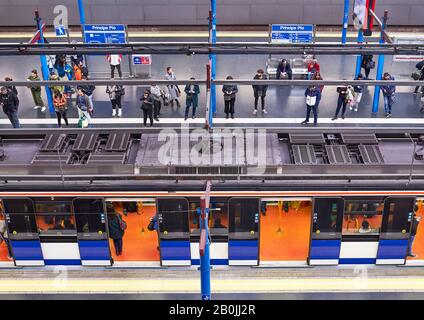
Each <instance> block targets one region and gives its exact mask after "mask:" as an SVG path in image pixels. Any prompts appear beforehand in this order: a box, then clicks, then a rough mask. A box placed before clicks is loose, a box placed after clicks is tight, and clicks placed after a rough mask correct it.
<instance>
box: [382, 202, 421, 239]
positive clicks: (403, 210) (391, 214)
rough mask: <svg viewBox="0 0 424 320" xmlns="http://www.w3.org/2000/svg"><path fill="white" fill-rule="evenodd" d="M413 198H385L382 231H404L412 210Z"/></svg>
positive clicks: (407, 229) (406, 229) (410, 218)
mask: <svg viewBox="0 0 424 320" xmlns="http://www.w3.org/2000/svg"><path fill="white" fill-rule="evenodd" d="M414 200H415V199H414V198H387V199H386V201H385V206H384V222H383V227H382V229H383V232H399V233H406V232H408V231H409V229H410V225H411V220H412V215H413V212H414V204H415V201H414Z"/></svg>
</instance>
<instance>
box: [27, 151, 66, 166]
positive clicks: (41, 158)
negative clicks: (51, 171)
mask: <svg viewBox="0 0 424 320" xmlns="http://www.w3.org/2000/svg"><path fill="white" fill-rule="evenodd" d="M70 158H71V154H69V153H67V154H57V153H56V152H51V153H47V152H43V153H40V152H38V153H37V154H36V155H35V156H34V158H33V159H32V161H31V163H32V164H49V163H51V164H59V161H60V162H62V164H67V163H68V162H69V160H70Z"/></svg>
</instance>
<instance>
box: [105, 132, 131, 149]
mask: <svg viewBox="0 0 424 320" xmlns="http://www.w3.org/2000/svg"><path fill="white" fill-rule="evenodd" d="M129 141H130V134H129V133H128V132H120V133H111V134H109V137H108V139H107V142H106V147H105V151H126V150H127V148H128V142H129Z"/></svg>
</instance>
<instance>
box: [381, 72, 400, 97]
mask: <svg viewBox="0 0 424 320" xmlns="http://www.w3.org/2000/svg"><path fill="white" fill-rule="evenodd" d="M390 80H395V78H394V77H393V76H391V77H390ZM381 91H382V92H383V95H384V96H386V97H392V96H394V94H395V92H396V86H394V85H392V84H390V85H386V86H381Z"/></svg>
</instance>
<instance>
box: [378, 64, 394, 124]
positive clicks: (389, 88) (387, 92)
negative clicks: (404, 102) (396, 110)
mask: <svg viewBox="0 0 424 320" xmlns="http://www.w3.org/2000/svg"><path fill="white" fill-rule="evenodd" d="M383 80H386V81H389V80H395V77H393V76H391V75H390V74H389V73H388V72H385V73H384V75H383ZM380 89H381V92H382V93H383V98H384V111H385V112H386V119H387V118H390V117H391V116H392V106H393V104H394V103H395V92H396V86H395V85H393V84H389V85H385V86H381V87H380Z"/></svg>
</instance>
